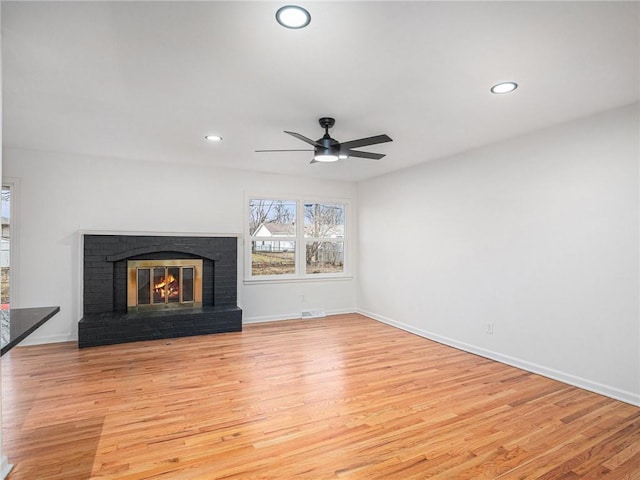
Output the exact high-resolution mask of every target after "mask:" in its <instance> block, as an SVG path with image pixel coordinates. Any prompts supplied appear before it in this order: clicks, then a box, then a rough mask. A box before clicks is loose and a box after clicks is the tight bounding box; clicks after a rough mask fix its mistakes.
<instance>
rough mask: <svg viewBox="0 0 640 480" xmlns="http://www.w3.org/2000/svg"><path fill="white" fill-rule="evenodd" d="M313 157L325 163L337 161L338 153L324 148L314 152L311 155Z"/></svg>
mask: <svg viewBox="0 0 640 480" xmlns="http://www.w3.org/2000/svg"><path fill="white" fill-rule="evenodd" d="M313 159H314V160H315V161H316V162H325V163H329V162H337V161H338V155H336V154H335V153H333V152H331V150H329V149H328V148H327V149H325V150H322V151H321V152H316V154H315V155H314V156H313Z"/></svg>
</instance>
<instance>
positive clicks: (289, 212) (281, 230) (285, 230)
mask: <svg viewBox="0 0 640 480" xmlns="http://www.w3.org/2000/svg"><path fill="white" fill-rule="evenodd" d="M249 234H250V235H251V236H252V237H295V236H296V202H295V201H294V200H268V199H252V200H251V201H250V202H249Z"/></svg>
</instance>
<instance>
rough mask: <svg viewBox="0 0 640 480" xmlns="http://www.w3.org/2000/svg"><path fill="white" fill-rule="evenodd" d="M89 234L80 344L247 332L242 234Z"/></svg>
mask: <svg viewBox="0 0 640 480" xmlns="http://www.w3.org/2000/svg"><path fill="white" fill-rule="evenodd" d="M82 240H83V259H82V263H83V276H84V278H83V282H82V296H83V317H82V318H81V319H80V321H79V323H78V346H79V347H80V348H84V347H91V346H98V345H109V344H113V343H124V342H134V341H139V340H153V339H159V338H172V337H182V336H189V335H205V334H211V333H223V332H235V331H241V330H242V310H241V309H240V308H239V307H238V305H237V243H238V239H237V237H204V236H163V235H157V236H150V235H140V236H139V235H106V234H105V235H99V234H91V235H89V234H86V235H83V236H82Z"/></svg>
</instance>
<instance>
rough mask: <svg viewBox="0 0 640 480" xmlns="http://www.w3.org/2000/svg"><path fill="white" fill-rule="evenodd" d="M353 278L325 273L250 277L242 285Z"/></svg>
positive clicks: (351, 277) (341, 280)
mask: <svg viewBox="0 0 640 480" xmlns="http://www.w3.org/2000/svg"><path fill="white" fill-rule="evenodd" d="M348 280H353V275H340V276H338V275H325V276H313V277H284V278H277V277H269V278H250V279H246V278H245V279H244V280H243V282H242V283H243V284H244V285H266V284H275V283H307V282H336V281H337V282H343V281H348Z"/></svg>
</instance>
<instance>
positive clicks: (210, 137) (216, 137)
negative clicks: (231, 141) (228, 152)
mask: <svg viewBox="0 0 640 480" xmlns="http://www.w3.org/2000/svg"><path fill="white" fill-rule="evenodd" d="M204 138H205V140H209V141H210V142H221V141H222V137H221V136H219V135H207V136H205V137H204Z"/></svg>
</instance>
